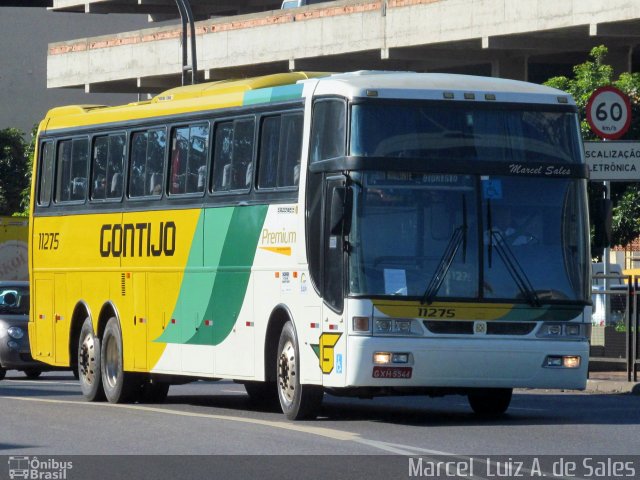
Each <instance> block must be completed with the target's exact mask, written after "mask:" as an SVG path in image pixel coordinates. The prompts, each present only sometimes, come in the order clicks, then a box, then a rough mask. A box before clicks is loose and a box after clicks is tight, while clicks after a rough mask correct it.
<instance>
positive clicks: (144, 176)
mask: <svg viewBox="0 0 640 480" xmlns="http://www.w3.org/2000/svg"><path fill="white" fill-rule="evenodd" d="M166 144H167V140H166V133H165V131H164V129H161V128H160V129H153V130H148V131H145V132H135V133H134V134H133V135H132V136H131V166H130V167H129V168H130V170H129V196H130V197H132V198H136V197H149V196H154V197H158V196H160V195H162V185H163V183H164V182H163V177H164V175H163V171H164V155H165V147H166Z"/></svg>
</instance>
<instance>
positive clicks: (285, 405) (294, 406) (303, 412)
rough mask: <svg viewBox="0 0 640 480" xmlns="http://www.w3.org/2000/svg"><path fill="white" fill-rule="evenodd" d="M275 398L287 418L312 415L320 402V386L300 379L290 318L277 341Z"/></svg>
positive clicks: (296, 341) (298, 354)
mask: <svg viewBox="0 0 640 480" xmlns="http://www.w3.org/2000/svg"><path fill="white" fill-rule="evenodd" d="M277 368H278V398H279V399H280V407H281V408H282V412H283V413H284V414H285V416H286V417H287V418H288V419H289V420H301V419H304V418H314V417H315V416H316V414H317V411H318V409H319V408H320V405H321V404H322V396H323V391H322V387H320V386H317V385H303V384H301V383H300V353H299V349H298V340H297V338H296V334H295V331H294V329H293V325H292V323H291V322H287V323H285V325H284V327H283V329H282V333H281V334H280V341H279V342H278V360H277Z"/></svg>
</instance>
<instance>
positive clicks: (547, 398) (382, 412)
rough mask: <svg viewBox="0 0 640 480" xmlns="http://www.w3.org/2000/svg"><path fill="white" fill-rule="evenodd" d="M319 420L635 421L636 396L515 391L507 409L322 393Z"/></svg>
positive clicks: (461, 401)
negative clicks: (481, 410)
mask: <svg viewBox="0 0 640 480" xmlns="http://www.w3.org/2000/svg"><path fill="white" fill-rule="evenodd" d="M319 420H321V421H323V420H324V421H361V420H368V421H373V422H381V423H389V424H397V425H408V426H457V425H464V426H469V425H488V424H490V425H599V424H602V425H639V424H640V409H638V397H637V396H633V395H628V394H608V395H585V394H570V393H563V394H557V395H555V394H532V393H527V394H517V393H514V396H513V400H512V403H511V406H510V407H509V409H508V410H507V412H506V414H504V415H502V416H498V417H491V416H485V417H483V416H478V415H476V414H474V413H473V411H472V410H471V407H470V406H469V405H468V403H467V399H466V397H463V396H447V397H442V398H428V397H386V398H376V399H373V400H356V399H344V398H337V397H331V396H325V401H324V404H323V407H322V412H321V415H320V416H319Z"/></svg>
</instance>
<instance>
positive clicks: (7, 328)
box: [0, 282, 47, 380]
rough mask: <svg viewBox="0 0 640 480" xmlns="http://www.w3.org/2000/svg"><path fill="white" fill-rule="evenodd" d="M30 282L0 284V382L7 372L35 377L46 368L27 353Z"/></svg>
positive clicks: (28, 351)
mask: <svg viewBox="0 0 640 480" xmlns="http://www.w3.org/2000/svg"><path fill="white" fill-rule="evenodd" d="M28 322H29V282H0V380H1V379H3V378H4V376H5V375H6V373H7V370H21V371H23V372H24V373H25V374H26V375H27V377H29V378H36V377H38V376H40V374H41V373H42V371H43V370H44V369H45V368H46V367H47V366H46V365H45V364H43V363H40V362H38V361H36V360H34V359H33V358H32V357H31V352H30V350H29V332H28V329H27V323H28Z"/></svg>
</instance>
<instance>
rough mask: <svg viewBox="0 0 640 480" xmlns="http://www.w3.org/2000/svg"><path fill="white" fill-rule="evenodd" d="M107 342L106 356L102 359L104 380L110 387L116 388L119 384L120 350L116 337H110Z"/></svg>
mask: <svg viewBox="0 0 640 480" xmlns="http://www.w3.org/2000/svg"><path fill="white" fill-rule="evenodd" d="M106 342H107V344H106V346H105V347H106V348H105V358H103V359H102V361H103V362H104V373H105V379H104V380H105V381H106V382H107V384H108V385H109V387H111V388H115V386H116V385H117V384H118V372H119V371H120V350H119V349H118V344H117V342H116V339H115V338H114V337H112V336H110V337H108V338H107V339H106Z"/></svg>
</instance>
